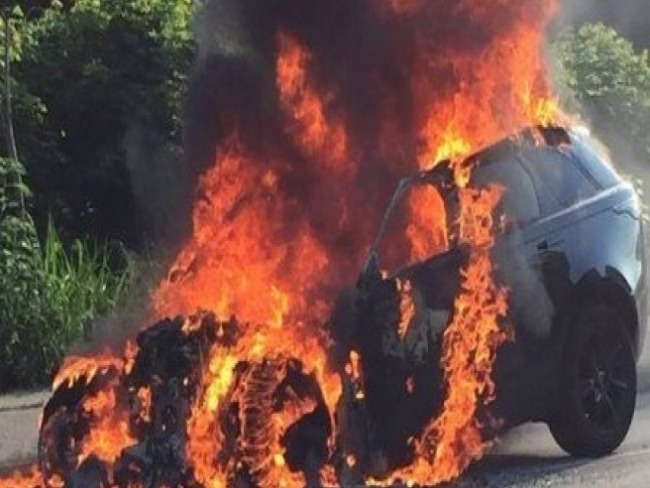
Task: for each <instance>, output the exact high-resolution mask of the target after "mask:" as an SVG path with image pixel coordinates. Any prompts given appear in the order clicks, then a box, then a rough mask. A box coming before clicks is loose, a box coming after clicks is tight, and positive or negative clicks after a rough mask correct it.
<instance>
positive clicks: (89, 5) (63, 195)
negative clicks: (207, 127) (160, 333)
mask: <svg viewBox="0 0 650 488" xmlns="http://www.w3.org/2000/svg"><path fill="white" fill-rule="evenodd" d="M41 3H42V4H47V5H46V6H45V7H39V8H38V9H35V10H34V9H30V10H28V11H26V12H25V14H24V16H23V18H22V20H21V19H19V20H17V21H16V30H17V32H18V34H19V35H18V36H17V38H19V44H20V61H19V62H17V63H15V65H14V77H15V79H16V81H17V83H18V84H19V85H20V88H19V89H17V95H16V100H15V106H16V110H15V113H16V117H15V126H16V136H17V139H18V146H19V148H20V149H21V158H22V159H23V161H24V162H25V165H26V167H27V170H28V174H29V175H30V184H31V186H32V188H33V190H34V194H35V198H34V210H35V214H34V216H35V220H36V221H37V223H38V224H39V228H40V229H44V228H45V226H46V223H47V218H48V216H49V215H50V214H52V215H53V216H54V218H55V221H56V222H57V225H58V227H59V228H60V229H62V237H63V239H64V240H65V241H69V240H72V239H74V238H77V237H83V236H89V237H90V238H91V239H95V240H98V241H106V240H119V241H122V242H125V243H127V245H129V246H131V247H134V246H138V245H139V244H140V243H141V238H142V234H143V222H142V218H141V216H140V215H139V213H138V206H137V205H136V202H135V200H134V195H133V192H132V189H131V181H130V179H129V178H130V177H129V172H128V170H127V167H126V151H125V147H124V136H125V134H126V133H127V130H128V129H129V128H130V127H132V126H139V127H146V128H147V129H148V130H150V131H152V132H154V133H156V134H159V135H160V136H161V137H162V139H163V141H164V142H165V143H169V144H172V145H176V146H180V132H181V131H180V118H179V114H180V112H181V110H180V105H181V100H182V96H183V93H184V91H185V84H186V82H187V74H188V73H189V71H190V67H191V65H192V62H193V55H194V45H193V42H192V38H191V30H190V25H189V24H190V20H191V11H192V2H191V0H135V1H134V0H112V1H99V0H76V1H74V2H63V3H60V2H49V3H48V2H41ZM29 12H31V13H29Z"/></svg>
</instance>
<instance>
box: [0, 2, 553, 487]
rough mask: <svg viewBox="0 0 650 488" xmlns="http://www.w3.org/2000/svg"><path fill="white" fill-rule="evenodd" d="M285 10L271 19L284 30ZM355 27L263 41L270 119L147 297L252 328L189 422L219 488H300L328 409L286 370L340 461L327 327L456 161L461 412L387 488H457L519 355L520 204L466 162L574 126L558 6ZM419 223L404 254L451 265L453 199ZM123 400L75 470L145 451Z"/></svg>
mask: <svg viewBox="0 0 650 488" xmlns="http://www.w3.org/2000/svg"><path fill="white" fill-rule="evenodd" d="M289 3H291V2H289ZM298 3H300V4H302V3H304V2H298ZM315 3H320V2H315ZM283 8H285V7H283ZM283 8H279V9H278V12H280V13H278V12H276V13H273V15H278V16H281V15H283V14H282V12H284V10H283ZM286 8H289V9H290V8H294V7H291V6H287V7H286ZM304 8H305V9H306V10H309V8H308V7H304ZM346 8H347V7H346ZM346 8H342V9H341V10H342V11H344V12H343V13H341V15H342V18H341V19H337V21H336V25H335V26H332V25H320V24H319V22H327V21H328V19H329V17H327V16H323V19H322V20H321V19H320V17H319V16H318V15H313V16H311V15H310V16H308V18H307V19H304V20H305V22H301V20H298V21H296V20H295V19H294V18H293V14H294V13H295V15H296V16H298V15H302V10H301V11H300V12H290V13H289V14H287V16H286V18H277V19H276V18H275V17H273V18H269V19H268V22H265V25H266V27H268V29H269V30H270V31H271V35H270V36H268V38H269V39H272V41H270V42H272V44H273V45H272V46H271V47H269V48H268V50H269V51H268V53H267V52H266V51H264V52H261V54H262V55H263V54H268V59H267V58H264V56H261V58H260V59H262V58H263V59H264V61H263V62H262V64H264V63H266V64H264V66H263V67H261V68H260V70H261V69H267V68H268V69H269V70H271V71H272V73H265V75H264V76H262V79H264V80H269V81H270V83H269V84H268V85H265V86H264V90H261V91H263V92H264V93H261V94H255V95H259V97H258V98H259V99H260V100H262V101H261V102H260V103H259V106H255V107H254V108H255V110H250V112H251V113H255V117H256V119H255V120H249V119H248V118H247V117H250V116H249V115H247V114H248V112H247V111H246V110H244V108H243V107H242V108H241V113H239V111H238V110H239V107H235V108H233V110H234V111H235V112H236V113H234V114H230V113H228V114H227V116H223V117H222V119H223V120H226V121H227V122H225V123H224V124H225V127H220V129H223V131H222V132H223V133H222V134H220V135H219V136H218V137H216V138H215V140H214V141H211V143H212V146H213V147H214V148H215V152H214V157H213V161H212V164H211V165H210V167H209V168H208V169H207V170H206V171H205V172H204V173H203V175H202V177H201V178H200V181H199V182H198V186H197V198H196V201H195V204H194V209H193V215H192V219H193V220H192V223H193V231H192V235H191V236H190V238H189V239H188V241H187V242H186V244H185V245H184V246H183V248H182V250H181V252H180V253H179V255H178V256H177V257H176V259H175V261H174V263H173V265H172V267H171V269H170V272H169V274H168V277H167V279H165V280H163V281H162V282H161V283H160V284H159V286H158V287H157V288H156V290H155V291H154V293H153V296H152V300H151V315H152V316H153V317H155V318H162V317H166V316H176V315H177V314H183V315H185V316H188V317H189V316H192V314H195V313H196V312H197V310H202V311H209V312H211V313H213V314H215V315H216V317H217V318H218V321H217V323H216V325H215V327H217V330H216V331H215V333H216V335H217V336H218V337H222V336H223V335H224V334H225V332H224V330H223V327H224V325H223V324H224V321H227V320H228V319H229V318H230V317H236V319H237V320H238V321H239V322H240V323H241V324H245V326H242V328H241V330H240V336H238V337H237V340H236V341H232V343H224V344H215V345H214V346H213V347H212V348H211V349H210V350H209V352H208V353H207V357H206V358H204V360H203V362H202V364H203V369H202V370H201V372H200V373H201V374H200V378H199V384H198V387H197V393H196V395H195V396H194V397H193V398H192V401H191V405H189V413H188V417H187V421H186V426H185V427H186V432H187V442H186V445H185V456H186V458H187V460H188V461H189V464H190V466H191V468H192V470H193V475H194V476H195V478H196V479H197V480H198V482H200V483H201V484H202V485H203V486H205V487H206V488H221V487H226V486H228V485H229V484H230V483H231V481H232V480H231V479H229V476H230V475H229V473H232V472H233V471H237V469H240V468H241V466H240V465H246V466H247V467H248V469H249V473H250V475H251V476H252V478H253V479H254V480H255V481H256V482H257V483H258V484H259V485H260V486H283V487H292V486H304V485H305V484H306V481H307V480H305V479H304V476H303V475H302V474H301V473H299V472H293V471H292V470H291V468H290V466H289V463H288V461H287V459H286V452H284V448H283V445H282V438H283V436H284V435H286V434H287V432H288V430H289V429H290V428H291V426H292V425H294V424H295V423H296V422H297V421H299V420H300V419H302V418H304V417H305V416H308V415H311V414H313V413H314V412H315V411H316V409H317V408H318V402H316V401H315V400H314V398H311V397H310V396H309V395H302V394H300V393H299V392H297V391H292V390H288V391H285V390H284V389H283V388H285V386H283V385H284V383H283V378H284V377H285V376H286V375H287V373H288V371H289V370H290V369H291V368H292V367H293V366H291V365H292V364H293V363H292V361H298V362H299V364H300V365H301V368H302V369H301V371H302V372H303V373H304V374H305V375H311V377H313V378H315V380H316V381H317V383H318V385H319V387H320V390H321V391H322V395H323V402H324V404H325V405H326V407H327V410H328V411H329V416H330V424H331V426H332V435H331V436H330V437H331V438H330V439H329V444H328V446H327V447H328V449H329V450H330V452H329V454H332V453H333V452H334V450H335V449H334V447H335V434H334V431H335V419H334V418H333V416H334V412H336V407H337V402H338V400H339V398H340V396H341V392H342V385H341V378H340V377H339V373H338V372H337V371H335V370H333V369H332V367H331V365H330V364H329V362H328V349H329V348H330V346H332V339H331V338H330V336H329V333H328V331H327V330H326V327H325V326H326V325H327V323H328V320H329V318H330V316H331V312H332V305H333V303H334V299H335V297H336V294H337V293H338V291H339V290H340V288H341V287H342V286H343V285H344V284H347V283H351V282H353V281H354V280H355V279H356V277H357V272H358V269H359V266H360V263H361V261H362V259H363V256H364V255H365V253H366V251H367V248H368V245H369V243H370V242H371V239H372V236H373V235H374V231H375V229H376V227H377V225H378V222H379V219H380V217H381V216H380V215H379V209H381V208H383V207H384V206H385V203H386V201H387V199H388V198H389V195H390V194H391V192H392V190H393V188H394V186H395V184H396V183H397V181H398V180H399V179H400V178H401V177H403V176H405V175H408V174H412V173H414V172H415V171H417V170H420V169H429V168H431V167H433V166H435V165H436V164H439V163H440V162H441V161H442V160H451V167H452V168H453V171H454V177H455V182H456V184H457V186H458V187H459V188H461V191H460V195H461V201H460V207H461V208H460V222H459V225H458V229H459V230H458V232H459V236H458V237H459V239H460V241H461V242H463V243H465V244H467V245H468V247H469V249H470V254H469V261H468V264H467V266H466V268H465V269H464V270H463V273H462V287H461V291H460V293H459V295H458V296H457V297H456V300H455V303H454V310H453V316H452V320H451V323H450V324H449V325H448V327H447V329H446V330H445V332H444V337H443V352H442V357H441V363H442V368H443V370H444V379H445V382H446V385H447V394H446V395H447V396H446V398H445V400H444V404H443V408H442V412H441V413H440V415H438V416H437V417H436V418H432V419H431V420H430V422H429V423H428V425H427V427H426V428H425V430H424V431H423V432H422V433H421V435H420V436H419V439H417V440H415V441H414V442H415V446H416V449H415V453H416V456H415V459H414V461H413V463H412V464H411V465H410V466H407V467H404V468H402V469H398V470H396V471H395V472H394V473H392V474H390V475H389V476H388V477H387V478H386V479H384V480H381V483H390V482H391V481H393V480H398V479H401V480H407V481H408V482H409V483H425V484H437V483H440V482H444V481H448V480H452V479H454V478H456V477H457V476H459V475H460V474H461V473H462V472H463V471H464V470H465V469H466V468H467V467H468V465H469V464H470V463H471V462H473V461H474V460H477V459H479V458H480V457H481V456H482V454H483V452H484V449H485V447H486V441H485V440H484V439H483V438H482V435H481V428H480V427H481V426H480V425H479V422H478V420H477V413H478V412H479V410H480V409H482V408H483V407H484V406H485V405H488V404H489V403H490V402H491V401H492V400H493V398H494V395H495V385H494V384H493V382H492V380H491V372H492V366H493V363H494V358H495V355H496V353H497V350H498V347H499V345H500V344H501V343H502V342H503V341H504V340H506V337H507V332H506V329H507V328H506V327H505V326H504V324H503V320H504V316H505V314H506V311H507V293H506V291H505V290H504V289H503V288H501V287H500V286H499V285H498V284H497V283H495V282H494V281H493V277H492V275H493V264H492V262H491V260H490V249H491V247H492V246H493V244H494V235H495V230H496V226H495V225H494V220H493V219H494V217H495V216H494V215H493V213H494V209H495V208H496V205H497V203H498V201H499V199H500V197H501V195H502V192H503V191H507V189H501V188H489V189H484V190H477V189H472V188H469V187H468V184H469V181H470V175H471V171H472V170H473V168H472V165H471V164H467V163H466V162H465V159H466V157H467V156H468V155H469V154H470V153H471V152H472V151H475V150H478V149H481V148H482V147H484V146H486V145H488V144H490V143H492V142H494V141H496V140H498V139H500V138H502V137H503V136H505V135H507V134H509V133H511V132H513V131H515V130H517V129H519V128H521V127H523V126H528V125H535V124H541V125H547V124H550V123H552V122H554V121H555V120H557V119H558V117H559V116H560V113H559V107H558V105H557V102H556V101H555V98H554V97H553V95H552V93H551V92H550V89H549V83H548V80H547V75H546V70H545V66H544V62H543V57H542V51H543V44H544V35H545V28H546V25H547V23H548V22H549V21H550V19H551V18H552V16H553V15H554V13H555V10H556V1H555V0H499V1H495V0H458V1H454V2H427V1H425V0H364V1H362V2H358V8H357V9H352V10H353V11H351V12H349V13H346V12H347V10H346ZM328 12H329V10H328ZM321 13H322V12H321ZM344 14H345V15H344ZM297 18H299V19H300V17H297ZM314 26H315V27H314ZM450 26H454V27H453V29H458V32H456V31H455V30H453V29H452V28H451V27H450ZM338 27H340V32H339V31H338V29H337V28H338ZM312 28H313V29H314V30H313V31H310V30H309V29H312ZM373 29H376V32H375V30H373ZM378 33H381V35H379V34H378ZM366 34H367V35H368V38H367V39H365V38H364V35H366ZM373 35H374V37H373ZM319 36H322V39H321V38H320V37H319ZM251 37H255V38H257V37H256V36H251ZM258 37H264V36H258ZM315 38H318V39H319V41H316V40H315ZM261 51H263V49H262V50H261ZM252 86H257V85H252ZM251 95H253V94H251ZM252 98H255V97H252ZM231 108H232V107H231ZM224 110H225V109H224ZM220 116H221V114H220ZM257 118H259V120H261V121H263V122H259V121H258V120H257ZM219 120H220V123H221V122H222V120H221V119H219ZM251 128H253V129H251ZM407 204H408V213H409V216H410V218H409V222H408V225H407V226H406V227H405V229H404V235H403V236H402V237H403V240H402V241H400V243H399V246H401V248H400V249H399V250H400V251H403V252H404V254H405V255H406V257H407V258H408V260H410V262H417V261H421V260H423V259H425V258H427V257H429V256H431V255H433V254H436V253H438V252H440V251H442V250H445V249H447V247H448V246H449V242H450V237H451V236H450V235H449V232H448V229H447V218H448V215H447V209H445V206H444V201H443V199H442V197H441V195H440V194H438V193H437V192H436V191H435V190H433V189H423V190H417V191H415V192H414V193H413V194H412V195H411V196H410V197H409V200H408V202H407ZM402 242H404V243H406V244H403V243H402ZM399 291H400V295H401V296H400V298H401V300H400V312H401V322H400V324H399V333H400V337H401V338H403V337H404V335H405V334H406V332H407V328H408V326H409V323H410V322H411V319H413V317H414V315H415V306H414V299H413V296H412V289H411V285H410V283H409V282H402V283H400V290H399ZM200 327H201V323H200V321H196V320H193V319H187V320H186V321H185V323H184V324H183V327H182V331H183V333H184V334H186V335H190V334H192V333H193V332H195V331H197V330H199V328H200ZM138 352H139V347H138V346H137V345H136V344H135V343H134V342H129V343H128V344H127V346H126V350H125V353H124V358H121V357H116V356H115V355H113V354H111V353H105V354H102V355H98V356H95V357H91V358H69V359H68V360H66V362H65V364H64V366H63V367H62V369H61V371H60V372H59V374H58V375H57V377H56V379H55V381H54V385H53V386H54V388H55V389H57V388H59V387H60V386H62V385H68V386H73V385H75V384H78V383H79V382H80V381H84V382H86V383H87V384H90V383H91V382H92V381H93V380H94V379H95V378H98V377H100V376H101V375H103V374H105V373H107V372H108V371H117V372H118V373H119V375H120V378H128V377H129V376H130V375H131V374H132V372H133V371H134V368H135V363H136V357H137V355H138ZM342 373H343V374H344V375H348V376H350V377H352V379H353V381H354V382H355V385H356V387H357V392H356V395H357V400H360V401H362V400H363V399H364V392H363V371H361V368H360V358H359V354H358V353H357V352H356V351H352V353H351V354H350V357H349V361H348V362H347V368H346V371H343V372H342ZM184 381H186V382H189V381H190V380H189V379H187V378H186V379H185V380H184ZM113 386H114V385H113V384H112V383H111V382H108V383H107V384H104V385H103V387H102V388H100V389H99V390H98V391H95V392H93V393H92V394H89V395H87V396H86V397H84V398H83V402H82V408H83V411H84V412H85V414H86V415H87V416H88V417H89V418H90V429H89V433H88V435H87V436H85V438H84V439H83V442H82V443H81V445H80V446H77V447H78V448H79V452H78V456H79V457H78V462H79V463H81V462H83V461H84V460H86V459H89V457H90V456H91V455H94V456H95V457H97V458H98V459H100V460H101V461H104V462H105V463H106V464H108V465H111V464H113V463H114V462H115V461H116V459H117V458H118V457H119V455H120V453H121V452H122V450H123V449H124V448H127V447H129V446H131V445H132V444H133V443H134V442H135V439H134V437H133V432H131V429H130V425H129V420H130V418H129V412H128V409H127V408H125V407H124V406H123V405H121V402H120V399H119V398H118V397H117V393H116V389H115V388H113ZM185 386H187V385H185ZM416 387H417V385H415V384H414V380H413V379H410V380H407V383H406V385H405V386H404V388H405V390H407V391H408V392H409V393H413V391H414V390H415V388H416ZM153 388H154V386H153V385H151V388H149V387H141V386H138V387H137V389H136V390H135V391H134V393H135V396H136V397H137V399H138V402H137V403H138V404H139V405H138V409H139V412H138V415H139V417H140V419H141V420H142V421H144V422H147V423H149V422H152V421H153V419H152V415H153V414H152V405H153V404H154V403H155V401H156V398H155V397H156V395H155V389H153ZM280 390H281V391H282V393H283V394H282V395H281V397H282V402H281V404H282V405H281V407H282V408H280V407H279V406H278V405H277V403H278V400H277V397H278V391H280ZM226 404H229V405H230V404H233V405H235V404H236V405H237V406H238V410H237V412H235V413H233V412H226V414H224V412H223V410H224V409H223V408H222V407H223V406H224V405H226ZM224 415H226V416H227V415H230V416H231V417H232V418H228V419H227V420H232V421H233V422H235V421H236V423H237V424H238V425H240V426H241V432H242V436H243V438H244V440H243V441H242V442H240V443H239V444H238V445H235V446H231V445H227V446H226V444H228V442H229V441H228V432H226V431H224V429H223V426H222V425H223V421H224V419H223V416H224ZM226 448H227V449H230V450H231V451H236V452H237V456H238V458H237V459H239V461H237V462H236V464H237V465H233V463H235V462H234V461H232V459H235V458H231V459H230V461H223V462H222V461H221V460H220V459H219V456H220V453H221V452H222V450H224V449H226ZM344 461H345V463H346V464H347V465H348V466H350V467H351V468H352V467H355V466H357V465H358V464H359V461H360V460H359V459H357V458H355V457H354V456H352V455H347V457H346V458H345V459H344ZM320 476H321V478H322V480H325V481H326V482H327V483H328V484H331V483H332V482H336V469H335V468H334V466H333V465H332V464H330V463H326V464H325V465H324V466H322V467H321V468H320ZM57 483H58V485H57ZM61 484H62V483H60V480H50V481H49V486H60V485H61ZM41 485H43V480H42V476H41V475H39V474H38V473H37V472H33V473H31V474H27V475H24V476H22V475H16V477H14V478H10V479H5V480H0V488H10V487H11V488H15V487H19V488H20V487H35V486H41Z"/></svg>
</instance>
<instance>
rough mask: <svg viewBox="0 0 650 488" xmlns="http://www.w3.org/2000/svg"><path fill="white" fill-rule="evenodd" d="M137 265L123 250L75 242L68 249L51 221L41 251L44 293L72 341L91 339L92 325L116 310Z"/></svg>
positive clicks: (56, 317)
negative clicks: (44, 283) (44, 281)
mask: <svg viewBox="0 0 650 488" xmlns="http://www.w3.org/2000/svg"><path fill="white" fill-rule="evenodd" d="M134 263H135V261H134V259H133V258H132V257H130V256H129V255H128V254H127V253H126V251H124V250H123V249H122V248H117V249H115V248H113V249H111V248H108V247H106V246H97V245H93V244H90V243H87V242H83V241H80V240H75V241H74V242H72V244H71V245H70V246H69V247H68V248H67V249H66V247H65V246H64V245H63V243H62V241H61V238H60V237H59V234H58V233H57V231H56V229H55V228H54V225H53V224H52V221H51V220H50V223H49V225H48V229H47V233H46V236H45V240H44V242H43V247H42V266H43V275H44V276H45V280H46V286H45V289H46V290H47V291H46V293H47V300H48V302H49V303H50V305H51V307H52V313H53V314H54V315H55V317H54V320H55V321H56V322H57V323H59V324H61V326H62V327H63V329H64V332H65V334H64V335H65V336H67V337H68V338H69V340H78V339H82V338H88V336H89V334H90V332H91V330H92V325H93V322H94V321H95V320H96V319H97V318H98V317H101V316H103V315H105V314H107V313H109V312H111V311H112V310H113V309H114V308H115V307H116V306H117V304H118V303H119V302H120V300H121V299H122V298H123V297H124V296H125V294H126V292H127V290H128V289H129V286H130V285H131V284H132V282H133V279H134V277H135V264H134Z"/></svg>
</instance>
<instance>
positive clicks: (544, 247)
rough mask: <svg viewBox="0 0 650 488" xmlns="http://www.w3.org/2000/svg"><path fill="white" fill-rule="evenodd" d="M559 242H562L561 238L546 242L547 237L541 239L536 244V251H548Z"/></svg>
mask: <svg viewBox="0 0 650 488" xmlns="http://www.w3.org/2000/svg"><path fill="white" fill-rule="evenodd" d="M560 244H562V240H559V241H553V242H548V240H547V239H544V240H543V241H541V242H539V243H538V244H537V250H538V251H548V250H550V249H553V248H556V247H557V246H559V245H560Z"/></svg>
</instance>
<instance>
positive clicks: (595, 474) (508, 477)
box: [457, 393, 650, 488]
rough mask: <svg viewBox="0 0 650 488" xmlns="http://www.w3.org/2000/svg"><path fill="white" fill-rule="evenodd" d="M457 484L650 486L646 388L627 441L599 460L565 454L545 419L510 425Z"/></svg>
mask: <svg viewBox="0 0 650 488" xmlns="http://www.w3.org/2000/svg"><path fill="white" fill-rule="evenodd" d="M457 484H458V485H459V487H463V488H464V487H465V486H467V487H470V486H472V487H477V488H478V487H481V488H515V487H516V488H542V487H544V488H546V487H562V488H574V487H575V488H587V487H588V488H611V487H616V488H646V487H648V486H650V393H646V394H643V395H640V396H639V398H638V399H637V411H636V415H635V418H634V421H633V423H632V427H631V429H630V433H629V434H628V437H627V439H626V441H625V443H624V444H623V445H622V446H621V447H620V448H619V450H618V451H617V452H616V453H614V454H612V455H611V456H608V457H605V458H601V459H598V460H580V459H573V458H570V457H568V456H567V455H566V454H564V453H563V452H562V450H561V449H560V448H559V447H557V445H556V444H555V442H554V441H553V438H552V437H551V434H550V433H549V431H548V428H547V427H546V425H544V424H527V425H523V426H521V427H519V428H517V429H515V430H513V431H511V432H510V433H509V434H508V435H507V436H506V437H504V438H503V439H502V441H501V442H500V443H499V445H497V446H496V447H495V448H494V452H492V453H491V454H490V455H488V456H487V457H486V458H485V459H484V460H483V461H482V462H480V463H479V464H478V465H476V466H475V467H474V468H472V469H471V470H470V473H469V474H468V475H467V476H465V477H464V478H463V479H462V480H461V481H460V482H459V483H457Z"/></svg>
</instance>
